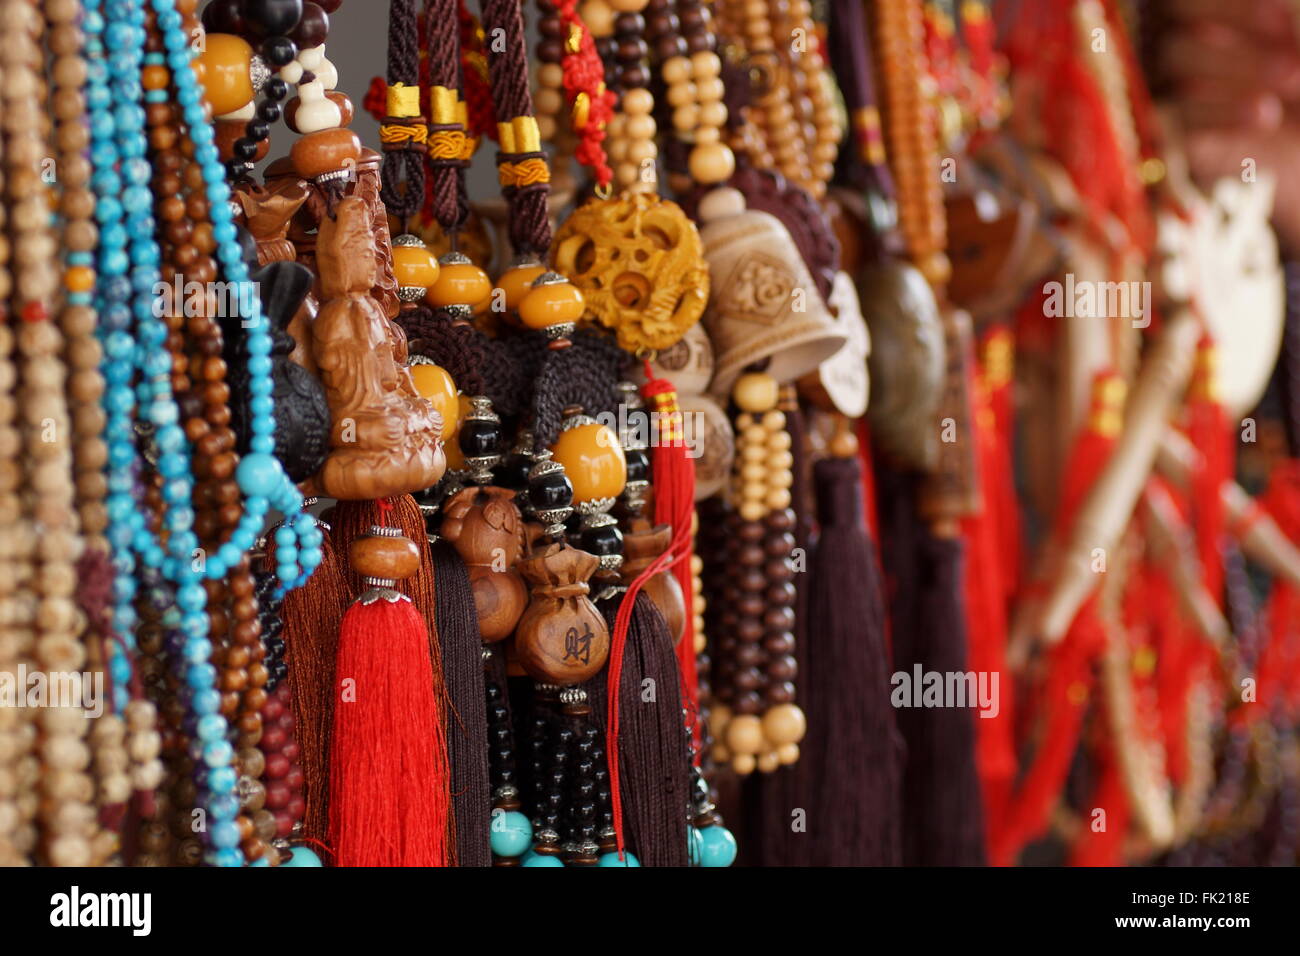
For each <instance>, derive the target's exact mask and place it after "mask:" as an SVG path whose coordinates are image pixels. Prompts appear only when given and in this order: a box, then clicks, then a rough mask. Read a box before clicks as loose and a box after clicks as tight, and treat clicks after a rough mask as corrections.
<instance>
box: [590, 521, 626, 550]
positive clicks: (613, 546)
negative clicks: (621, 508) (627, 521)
mask: <svg viewBox="0 0 1300 956" xmlns="http://www.w3.org/2000/svg"><path fill="white" fill-rule="evenodd" d="M581 540H582V550H583V551H586V552H587V553H588V554H594V555H596V556H597V557H600V556H601V555H606V554H621V553H622V551H623V533H622V532H621V531H619V530H618V525H612V524H611V525H605V526H604V527H603V528H588V529H586V530H585V531H583V532H582V539H581Z"/></svg>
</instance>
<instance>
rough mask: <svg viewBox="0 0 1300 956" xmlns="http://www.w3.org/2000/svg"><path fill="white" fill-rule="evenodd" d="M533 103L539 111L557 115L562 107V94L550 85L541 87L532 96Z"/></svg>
mask: <svg viewBox="0 0 1300 956" xmlns="http://www.w3.org/2000/svg"><path fill="white" fill-rule="evenodd" d="M533 105H534V106H535V107H536V108H537V110H538V111H539V112H541V113H547V114H550V115H552V116H555V115H558V114H559V112H560V110H562V109H564V94H563V93H561V92H560V91H559V90H556V89H552V88H550V87H543V88H542V89H540V90H538V91H537V94H536V96H534V97H533Z"/></svg>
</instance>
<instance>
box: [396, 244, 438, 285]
mask: <svg viewBox="0 0 1300 956" xmlns="http://www.w3.org/2000/svg"><path fill="white" fill-rule="evenodd" d="M439 271H440V270H439V267H438V260H437V259H436V258H435V257H434V255H433V253H432V252H430V251H429V249H428V248H427V247H426V246H422V245H421V246H399V245H394V246H393V275H394V276H395V277H396V279H397V284H398V285H399V286H401V287H403V288H420V289H427V288H429V287H430V286H431V285H433V284H434V283H435V282H437V281H438V272H439Z"/></svg>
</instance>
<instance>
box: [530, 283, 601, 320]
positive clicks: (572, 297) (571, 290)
mask: <svg viewBox="0 0 1300 956" xmlns="http://www.w3.org/2000/svg"><path fill="white" fill-rule="evenodd" d="M586 308H587V304H586V302H585V301H584V300H583V298H582V292H581V291H579V289H578V287H577V286H575V285H574V284H573V283H571V282H556V283H549V284H547V285H539V286H534V287H533V289H532V291H531V292H529V293H528V294H527V295H526V296H524V298H523V301H521V302H520V303H519V318H520V320H522V321H523V323H524V325H526V326H528V327H529V328H530V329H544V328H547V327H548V326H552V325H559V324H560V323H562V322H577V321H578V320H579V319H580V318H582V313H583V311H585V309H586Z"/></svg>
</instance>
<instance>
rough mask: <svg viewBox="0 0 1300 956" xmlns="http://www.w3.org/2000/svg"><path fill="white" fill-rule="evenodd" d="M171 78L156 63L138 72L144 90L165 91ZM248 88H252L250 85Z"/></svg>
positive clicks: (167, 71) (163, 68)
mask: <svg viewBox="0 0 1300 956" xmlns="http://www.w3.org/2000/svg"><path fill="white" fill-rule="evenodd" d="M171 78H172V75H171V71H170V70H168V69H167V67H165V66H160V65H159V64H157V63H152V64H150V65H149V66H146V67H145V68H144V69H143V70H141V71H140V84H141V85H142V86H143V87H144V88H145V89H146V90H165V89H167V84H168V83H170V82H171ZM249 87H250V88H251V87H252V83H250V84H249Z"/></svg>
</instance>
